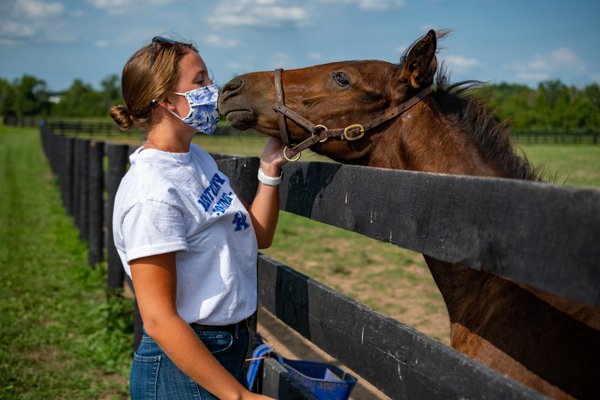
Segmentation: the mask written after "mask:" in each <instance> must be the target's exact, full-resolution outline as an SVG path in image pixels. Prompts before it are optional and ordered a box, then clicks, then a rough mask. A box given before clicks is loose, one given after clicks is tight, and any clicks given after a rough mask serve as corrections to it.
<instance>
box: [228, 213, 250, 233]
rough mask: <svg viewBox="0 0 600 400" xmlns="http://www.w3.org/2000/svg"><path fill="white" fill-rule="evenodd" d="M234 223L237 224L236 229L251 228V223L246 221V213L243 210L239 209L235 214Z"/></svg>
mask: <svg viewBox="0 0 600 400" xmlns="http://www.w3.org/2000/svg"><path fill="white" fill-rule="evenodd" d="M232 224H234V225H235V231H241V230H242V229H248V228H250V225H249V224H248V222H246V214H244V213H243V212H241V211H238V212H236V213H235V214H234V215H233V222H232Z"/></svg>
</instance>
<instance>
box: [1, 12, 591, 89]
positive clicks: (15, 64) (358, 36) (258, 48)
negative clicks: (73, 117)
mask: <svg viewBox="0 0 600 400" xmlns="http://www.w3.org/2000/svg"><path fill="white" fill-rule="evenodd" d="M599 17H600V1H598V0H561V1H558V0H521V1H517V0H420V1H417V0H304V1H303V0H222V1H216V0H193V1H192V0H77V1H76V0H0V77H1V78H4V79H8V80H11V81H12V80H13V79H15V78H18V77H21V76H22V75H23V74H24V73H27V74H32V75H34V76H36V77H38V78H40V79H43V80H44V81H45V82H46V83H47V85H48V88H49V89H50V90H55V91H58V90H63V89H67V88H68V87H69V86H70V85H71V84H72V83H73V81H74V80H75V79H81V80H83V81H84V82H86V83H89V84H92V85H93V86H94V87H96V88H99V87H100V82H101V80H102V79H104V78H106V77H107V76H108V75H110V74H118V75H120V73H121V70H122V67H123V65H124V63H125V62H126V61H127V59H128V58H129V56H130V55H131V54H133V52H134V51H135V50H137V49H138V48H140V47H141V46H143V45H144V44H146V43H148V42H149V41H150V39H151V38H152V37H153V36H155V35H161V34H162V35H168V36H171V37H176V38H182V39H187V40H190V41H192V42H194V43H195V44H196V45H197V47H198V48H199V49H200V52H201V55H202V56H203V58H204V60H205V61H206V63H207V65H208V67H209V69H210V71H211V73H212V75H213V78H214V80H215V81H216V82H217V83H218V84H220V85H223V84H224V83H226V82H227V81H228V80H229V79H231V78H232V77H234V76H235V75H237V74H240V73H244V72H249V71H256V70H272V69H275V68H279V67H282V68H286V69H291V68H297V67H303V66H308V65H314V64H321V63H325V62H330V61H338V60H351V59H380V60H385V61H390V62H397V61H398V59H399V56H400V54H401V53H402V51H403V50H404V49H405V48H406V47H407V46H408V45H410V44H411V43H412V42H413V41H414V40H415V39H416V38H418V37H419V36H420V35H422V34H424V33H425V32H426V31H427V30H428V29H430V28H433V29H444V28H446V29H452V30H453V33H452V34H451V35H450V36H449V37H448V38H446V39H445V40H444V41H442V42H440V43H439V45H440V46H441V47H442V49H441V51H440V53H439V54H438V57H439V59H440V60H442V61H444V62H445V64H446V65H447V67H448V69H449V71H450V72H451V80H452V81H459V80H464V79H478V80H481V81H489V82H492V83H500V82H509V83H520V84H526V85H529V86H532V87H535V86H537V84H538V83H539V82H540V81H545V80H550V79H560V80H561V81H562V82H563V83H566V84H568V85H577V86H579V87H583V86H585V85H588V84H590V83H600V24H599V23H598V19H599Z"/></svg>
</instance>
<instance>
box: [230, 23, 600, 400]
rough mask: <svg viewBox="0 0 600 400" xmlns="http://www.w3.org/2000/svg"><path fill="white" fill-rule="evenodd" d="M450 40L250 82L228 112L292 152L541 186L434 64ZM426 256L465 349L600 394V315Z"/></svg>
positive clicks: (237, 82) (538, 383)
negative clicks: (386, 57) (389, 58)
mask: <svg viewBox="0 0 600 400" xmlns="http://www.w3.org/2000/svg"><path fill="white" fill-rule="evenodd" d="M442 36H445V33H438V35H437V37H436V33H435V32H434V31H430V32H428V33H427V34H426V35H425V36H423V37H422V38H420V39H419V40H417V41H416V42H415V43H414V44H413V45H412V46H411V47H410V48H409V49H408V50H407V51H406V53H405V54H404V55H403V56H402V58H401V61H400V63H399V64H392V63H388V62H383V61H347V62H335V63H330V64H324V65H317V66H313V67H308V68H302V69H295V70H289V71H284V72H283V73H282V72H281V71H280V70H278V71H275V72H255V73H249V74H246V75H242V76H239V77H236V78H234V79H232V80H231V81H230V82H229V83H227V85H225V87H224V88H223V91H222V95H221V98H220V105H219V109H220V111H221V113H222V114H223V115H226V116H227V118H228V120H229V121H230V122H231V124H232V125H233V126H234V127H236V128H238V129H248V128H253V129H256V130H258V131H260V132H263V133H265V134H267V135H271V136H279V135H280V133H282V134H283V140H284V141H286V142H289V144H290V148H289V149H288V150H287V153H286V155H287V156H288V157H292V156H293V155H294V154H295V153H297V152H298V151H300V150H302V149H303V148H306V147H309V146H310V148H311V149H312V150H313V151H315V152H317V153H320V154H323V155H326V156H328V157H330V158H332V159H333V160H336V161H340V162H343V163H351V164H361V165H369V166H374V167H385V168H395V169H406V170H416V171H428V172H441V173H450V174H463V175H481V176H494V177H506V178H518V179H529V180H539V176H538V175H537V173H536V171H535V170H534V168H532V166H531V165H530V164H529V162H528V161H527V160H526V159H525V158H521V157H519V156H518V155H516V154H515V152H514V150H513V147H512V145H511V143H510V141H509V137H508V136H509V130H508V127H507V124H504V123H498V122H496V121H495V120H494V118H493V115H492V113H491V112H490V111H488V110H487V108H486V107H485V105H484V104H483V102H482V101H481V100H480V99H477V98H475V97H473V96H472V95H471V96H468V95H466V94H465V93H464V89H466V88H469V87H470V86H472V83H471V82H464V83H461V84H455V85H452V86H451V85H449V84H448V79H447V78H446V76H445V74H444V68H438V65H437V59H436V52H437V39H439V38H440V37H442ZM434 81H435V91H430V90H429V89H428V88H430V87H432V85H433V84H434ZM311 121H316V123H317V124H318V125H317V124H315V123H313V122H311ZM357 122H360V123H361V124H362V125H357V124H356V123H357ZM327 127H336V129H333V128H331V129H328V128H327ZM425 258H426V261H427V264H428V266H429V269H430V271H431V273H432V275H433V278H434V279H435V282H436V284H437V286H438V287H439V289H440V291H441V293H442V296H443V298H444V301H445V303H446V306H447V308H448V313H449V316H450V335H451V343H452V346H453V347H454V348H455V349H457V350H459V351H461V352H463V353H465V354H468V355H470V356H472V357H473V358H475V359H477V360H479V361H480V362H482V363H484V364H487V365H489V366H491V367H492V368H495V369H497V370H499V371H501V372H503V373H505V374H507V375H509V376H511V377H512V378H514V379H516V380H518V381H521V382H523V383H525V384H527V385H529V386H531V387H532V388H535V389H536V390H538V391H540V392H542V393H545V394H547V395H549V396H551V397H555V398H598V397H597V396H600V376H599V373H598V371H599V367H598V364H597V363H598V360H600V309H598V308H597V307H591V306H587V305H584V304H580V303H576V302H574V301H571V300H569V299H565V298H559V297H557V296H555V295H553V294H550V293H545V292H542V291H540V290H538V289H535V288H531V287H526V286H523V285H521V284H518V283H515V282H512V281H509V280H506V279H503V278H501V277H499V276H495V275H492V274H489V273H486V272H482V271H476V270H473V269H470V268H467V267H464V266H461V265H453V264H449V263H445V262H441V261H439V260H435V259H432V258H431V257H427V256H426V257H425Z"/></svg>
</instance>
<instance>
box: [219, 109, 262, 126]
mask: <svg viewBox="0 0 600 400" xmlns="http://www.w3.org/2000/svg"><path fill="white" fill-rule="evenodd" d="M223 115H224V116H225V117H226V118H227V120H228V121H229V123H230V124H231V126H233V127H234V128H235V129H238V130H241V131H243V130H246V129H250V128H254V126H255V125H256V116H255V115H254V113H253V112H252V110H247V109H244V110H229V111H226V112H225V113H224V114H223Z"/></svg>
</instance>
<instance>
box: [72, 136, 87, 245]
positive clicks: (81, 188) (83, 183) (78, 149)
mask: <svg viewBox="0 0 600 400" xmlns="http://www.w3.org/2000/svg"><path fill="white" fill-rule="evenodd" d="M75 143H76V144H75V160H76V163H75V174H76V177H77V178H76V179H75V185H76V189H75V198H76V201H75V204H76V210H75V216H74V218H75V224H76V225H77V227H78V228H79V237H80V239H81V240H84V241H87V239H88V238H87V236H88V235H87V234H88V225H89V218H88V198H89V196H88V184H87V180H88V165H89V148H90V146H89V143H90V141H89V139H78V140H77V141H76V142H75Z"/></svg>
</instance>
